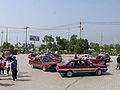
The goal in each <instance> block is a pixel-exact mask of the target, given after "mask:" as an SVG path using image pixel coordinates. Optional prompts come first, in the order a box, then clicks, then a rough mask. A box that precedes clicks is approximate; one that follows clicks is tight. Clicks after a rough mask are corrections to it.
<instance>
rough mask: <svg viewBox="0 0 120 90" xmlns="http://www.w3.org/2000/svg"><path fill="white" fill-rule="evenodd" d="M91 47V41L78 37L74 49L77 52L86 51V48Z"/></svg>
mask: <svg viewBox="0 0 120 90" xmlns="http://www.w3.org/2000/svg"><path fill="white" fill-rule="evenodd" d="M88 49H89V43H88V40H87V39H78V40H77V43H76V45H75V49H74V51H75V52H76V53H79V54H80V53H84V51H85V50H88Z"/></svg>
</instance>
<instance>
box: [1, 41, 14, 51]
mask: <svg viewBox="0 0 120 90" xmlns="http://www.w3.org/2000/svg"><path fill="white" fill-rule="evenodd" d="M2 49H3V50H7V49H14V46H13V45H12V44H11V43H8V42H4V43H3V45H2Z"/></svg>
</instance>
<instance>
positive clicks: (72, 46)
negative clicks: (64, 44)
mask: <svg viewBox="0 0 120 90" xmlns="http://www.w3.org/2000/svg"><path fill="white" fill-rule="evenodd" d="M76 43H77V35H74V34H73V35H72V36H71V38H70V41H69V44H68V50H69V51H70V52H71V53H74V51H75V45H76Z"/></svg>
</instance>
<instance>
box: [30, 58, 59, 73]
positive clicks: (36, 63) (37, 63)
mask: <svg viewBox="0 0 120 90" xmlns="http://www.w3.org/2000/svg"><path fill="white" fill-rule="evenodd" d="M29 64H30V65H31V66H32V68H41V69H43V71H46V70H56V65H57V63H56V62H53V61H52V60H50V59H49V58H47V57H45V56H40V57H36V58H34V59H31V60H29Z"/></svg>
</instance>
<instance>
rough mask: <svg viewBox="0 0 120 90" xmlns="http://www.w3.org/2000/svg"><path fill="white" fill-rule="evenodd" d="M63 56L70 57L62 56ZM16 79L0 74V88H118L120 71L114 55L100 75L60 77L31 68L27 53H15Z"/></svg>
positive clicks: (17, 89)
mask: <svg viewBox="0 0 120 90" xmlns="http://www.w3.org/2000/svg"><path fill="white" fill-rule="evenodd" d="M63 58H64V59H65V58H72V57H69V56H65V55H64V56H63ZM17 59H18V79H17V81H12V79H11V76H6V75H1V76H0V78H1V80H0V90H120V71H119V70H115V67H116V57H115V56H112V57H111V60H112V62H110V63H108V65H109V67H108V69H109V70H108V71H107V72H106V73H104V74H103V75H102V76H96V75H79V76H74V77H71V78H67V77H61V76H60V74H59V73H57V72H44V71H42V70H40V69H32V68H31V66H30V65H29V64H28V58H27V55H17Z"/></svg>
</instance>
